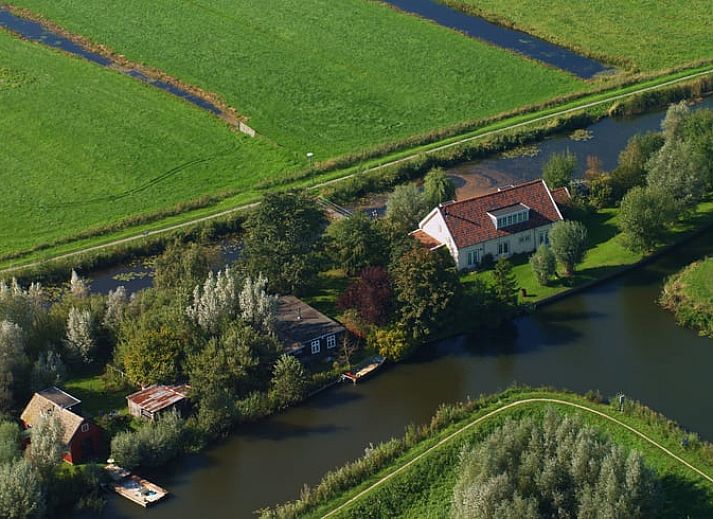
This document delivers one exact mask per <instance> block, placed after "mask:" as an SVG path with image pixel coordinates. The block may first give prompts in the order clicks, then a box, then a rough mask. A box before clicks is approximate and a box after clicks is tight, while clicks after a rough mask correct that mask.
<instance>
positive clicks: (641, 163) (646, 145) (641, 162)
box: [611, 132, 664, 200]
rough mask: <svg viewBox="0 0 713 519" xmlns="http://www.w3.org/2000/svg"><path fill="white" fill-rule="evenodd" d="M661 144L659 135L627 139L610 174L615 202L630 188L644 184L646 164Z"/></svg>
mask: <svg viewBox="0 0 713 519" xmlns="http://www.w3.org/2000/svg"><path fill="white" fill-rule="evenodd" d="M663 144H664V139H663V136H662V135H661V134H660V133H653V132H649V133H643V134H642V133H637V134H636V135H634V136H633V137H631V138H630V139H629V142H627V143H626V147H625V148H624V149H623V150H622V151H621V153H619V162H618V164H617V167H616V168H615V169H614V171H612V173H611V184H612V190H613V193H612V194H613V197H614V198H615V199H616V200H621V199H622V198H623V197H624V195H625V194H626V193H627V192H628V191H629V190H630V189H631V188H632V187H634V186H643V185H645V184H646V164H647V163H648V162H649V160H651V157H653V156H654V155H655V154H656V152H658V150H659V149H661V146H663Z"/></svg>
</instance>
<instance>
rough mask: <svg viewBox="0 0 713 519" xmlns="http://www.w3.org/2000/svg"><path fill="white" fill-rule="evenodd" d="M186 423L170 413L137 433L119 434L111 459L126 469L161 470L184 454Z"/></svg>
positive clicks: (115, 437)
mask: <svg viewBox="0 0 713 519" xmlns="http://www.w3.org/2000/svg"><path fill="white" fill-rule="evenodd" d="M186 433H187V428H186V422H185V420H183V419H182V418H181V417H180V416H179V415H178V413H176V412H173V411H172V412H169V413H166V414H164V415H162V416H160V417H159V418H158V419H157V420H156V421H155V422H147V423H146V424H144V425H142V426H141V427H140V428H139V429H138V430H136V431H124V432H121V433H118V434H117V435H116V436H114V438H113V439H112V441H111V456H112V458H114V459H115V460H116V462H117V463H118V464H119V465H121V466H122V467H124V468H126V469H129V470H132V469H135V468H136V467H144V468H148V467H159V466H161V465H163V464H165V463H166V462H168V461H170V460H172V459H174V458H175V457H177V456H178V455H179V454H181V453H182V452H184V449H185V447H186V445H185V441H184V440H185V438H186Z"/></svg>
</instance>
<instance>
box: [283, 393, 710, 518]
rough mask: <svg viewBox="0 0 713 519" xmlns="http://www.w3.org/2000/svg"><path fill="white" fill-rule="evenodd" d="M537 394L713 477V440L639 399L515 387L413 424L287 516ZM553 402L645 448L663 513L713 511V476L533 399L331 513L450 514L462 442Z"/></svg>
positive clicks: (320, 511)
mask: <svg viewBox="0 0 713 519" xmlns="http://www.w3.org/2000/svg"><path fill="white" fill-rule="evenodd" d="M531 398H550V399H557V400H563V401H566V402H571V403H574V404H578V405H582V406H585V407H587V408H588V409H593V410H595V411H599V412H601V413H604V414H605V415H607V416H610V417H613V418H615V419H616V420H619V421H620V422H622V423H624V424H626V425H628V426H630V427H632V428H634V429H635V430H637V431H639V432H641V433H643V434H644V435H646V436H648V437H650V438H651V439H652V440H654V441H655V442H657V443H659V444H661V445H662V446H663V447H665V448H667V449H669V450H670V451H671V452H673V453H674V454H675V455H677V456H679V457H680V458H682V459H684V460H685V461H687V462H688V463H690V464H691V465H693V466H694V467H696V468H697V469H699V470H701V471H702V472H704V473H705V474H707V475H709V476H713V447H711V445H710V444H707V443H703V442H700V441H698V440H697V438H696V437H695V435H691V434H689V433H686V432H685V431H683V430H681V429H679V428H678V427H677V426H676V424H674V423H673V422H671V421H669V420H667V419H666V418H665V417H663V416H661V415H659V414H657V413H655V412H653V411H651V410H649V409H647V408H645V407H643V406H641V405H639V404H635V403H631V402H629V403H627V405H626V408H625V412H624V413H620V412H619V411H618V410H617V409H616V408H615V406H614V405H607V404H600V403H594V402H592V401H589V400H587V399H585V398H584V397H581V396H578V395H575V394H572V393H568V392H562V391H554V390H543V389H542V390H541V389H525V388H515V389H509V390H507V391H505V392H504V393H501V394H499V395H494V396H492V397H481V398H480V399H478V400H473V401H469V402H468V403H465V404H461V405H460V406H457V407H456V408H455V409H454V408H450V409H448V408H446V409H442V410H440V411H439V413H438V414H437V415H436V416H435V417H434V418H433V420H432V421H431V423H430V424H426V425H425V426H422V427H420V428H418V429H414V428H410V429H407V434H406V436H405V437H404V438H403V439H401V440H396V442H398V444H397V445H392V446H391V447H390V448H389V449H385V451H388V452H391V453H392V454H391V455H381V456H376V457H375V459H378V460H379V461H375V462H374V463H372V464H362V466H361V469H359V468H357V467H356V464H355V465H352V466H351V467H350V468H347V467H346V466H345V467H343V468H342V469H338V470H337V472H341V474H335V473H331V474H330V475H327V476H325V479H324V480H323V483H322V484H320V485H318V486H317V487H315V488H314V489H312V490H311V491H310V492H307V493H305V492H303V495H305V494H306V495H307V496H309V497H308V498H307V501H308V505H307V506H306V507H305V508H304V509H302V510H300V512H301V513H298V514H295V515H289V514H285V515H284V517H297V516H299V517H315V518H316V517H322V516H323V515H324V514H325V513H328V512H330V511H332V510H334V509H335V508H336V507H338V506H339V505H341V504H343V503H345V502H346V501H348V500H349V499H350V498H352V497H354V496H356V495H357V494H359V493H360V492H362V491H363V490H365V489H366V488H368V487H370V486H372V485H373V484H374V483H376V482H377V481H379V480H380V479H382V478H384V477H385V476H388V475H389V474H391V473H393V472H394V471H395V470H397V469H398V468H400V467H403V466H404V465H405V464H406V463H408V462H409V461H412V460H414V458H416V457H417V456H418V455H420V454H422V453H424V452H425V451H427V450H428V449H429V448H430V447H433V446H434V445H435V444H437V443H438V442H439V441H441V440H442V439H444V438H446V437H448V436H449V435H450V434H452V433H454V432H455V431H458V430H459V429H461V428H462V427H463V426H465V425H467V424H469V423H471V422H473V421H474V420H476V419H478V418H481V417H483V416H485V415H487V414H488V413H491V412H492V411H494V410H496V409H498V408H501V407H503V406H505V405H507V404H509V403H512V402H516V401H519V400H525V399H531ZM548 406H552V407H554V408H555V409H556V410H557V411H558V412H560V413H563V414H576V415H578V416H580V417H581V419H582V420H583V421H584V422H585V423H587V424H588V425H591V426H592V427H594V428H595V429H596V430H597V431H599V432H600V433H601V434H602V435H605V436H608V437H610V438H611V439H612V440H613V441H614V442H615V443H617V444H619V445H621V446H622V447H624V448H626V449H632V450H637V451H639V452H640V453H641V454H642V455H643V457H644V459H645V461H646V462H647V464H648V465H649V466H650V467H651V468H653V469H654V470H655V471H656V473H657V474H658V476H659V478H660V480H661V483H662V487H663V490H664V496H665V499H664V502H663V503H662V508H661V512H662V516H664V517H668V516H677V517H681V516H684V517H685V516H686V515H689V516H690V517H701V516H705V515H707V514H710V513H711V510H713V485H712V484H711V483H710V481H707V480H705V479H704V478H702V477H701V476H700V475H698V474H696V473H695V472H694V471H692V470H691V469H690V468H688V467H686V466H685V465H683V464H682V463H681V462H679V461H677V460H676V459H674V458H673V457H671V456H670V455H669V454H667V453H665V452H664V451H662V450H661V449H659V448H657V447H656V446H654V445H652V444H651V443H649V442H647V441H646V440H644V439H643V438H641V437H640V436H637V435H636V434H635V433H633V432H631V431H630V430H628V429H626V428H625V427H623V426H622V425H620V424H617V423H615V422H612V421H610V420H608V419H606V418H604V417H602V416H599V415H596V414H593V413H589V412H587V411H584V410H581V409H577V408H572V407H569V406H567V405H563V404H556V403H547V402H532V403H526V404H522V405H519V406H517V407H512V408H509V409H507V410H505V411H503V412H502V413H499V414H497V415H493V416H491V417H488V418H486V419H484V420H483V421H482V422H480V423H478V424H477V425H475V426H473V427H471V428H470V429H468V430H465V431H464V432H462V433H460V434H458V435H457V436H455V437H453V438H452V439H451V440H449V441H448V442H445V443H443V444H442V445H440V446H439V447H437V448H436V449H434V450H433V451H431V452H429V453H428V454H426V455H425V456H424V457H423V458H421V459H419V460H417V461H415V462H414V463H413V464H411V465H410V466H408V467H407V468H406V469H405V470H403V471H402V472H400V473H398V474H396V475H395V476H393V477H392V478H390V479H389V480H387V481H385V482H384V483H383V484H381V485H379V486H377V487H375V488H374V489H373V490H370V491H369V492H368V493H366V494H364V495H363V496H361V497H360V498H359V499H357V500H356V501H355V502H354V503H352V504H350V505H348V506H347V507H345V508H344V509H343V510H341V511H340V512H338V513H336V514H334V515H333V516H331V517H335V518H336V517H341V518H344V517H402V518H411V517H414V518H415V517H447V516H448V511H449V507H450V500H451V496H452V491H453V486H454V484H455V482H456V479H457V476H458V470H457V469H458V462H459V453H460V451H461V448H462V446H463V445H464V444H469V445H474V444H476V443H477V442H479V441H482V440H483V439H484V438H485V437H487V436H488V434H489V433H490V432H492V431H493V430H494V429H495V428H497V427H498V426H499V425H500V424H502V423H503V421H504V420H506V419H507V418H520V417H524V416H533V415H534V416H541V415H542V413H543V412H544V410H545V409H546V408H547V407H548ZM393 441H394V440H392V442H393ZM682 442H686V444H687V446H686V447H683V446H682ZM377 450H378V447H377ZM347 474H348V475H347Z"/></svg>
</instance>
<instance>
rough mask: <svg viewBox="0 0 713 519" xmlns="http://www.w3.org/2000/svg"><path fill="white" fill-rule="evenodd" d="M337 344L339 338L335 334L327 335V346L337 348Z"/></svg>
mask: <svg viewBox="0 0 713 519" xmlns="http://www.w3.org/2000/svg"><path fill="white" fill-rule="evenodd" d="M336 346H337V338H336V337H335V336H334V335H329V336H328V337H327V348H335V347H336Z"/></svg>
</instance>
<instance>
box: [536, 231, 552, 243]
mask: <svg viewBox="0 0 713 519" xmlns="http://www.w3.org/2000/svg"><path fill="white" fill-rule="evenodd" d="M537 243H538V244H539V245H542V244H543V243H544V244H545V245H547V244H549V243H550V239H549V237H548V236H547V231H540V232H539V233H538V239H537Z"/></svg>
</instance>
